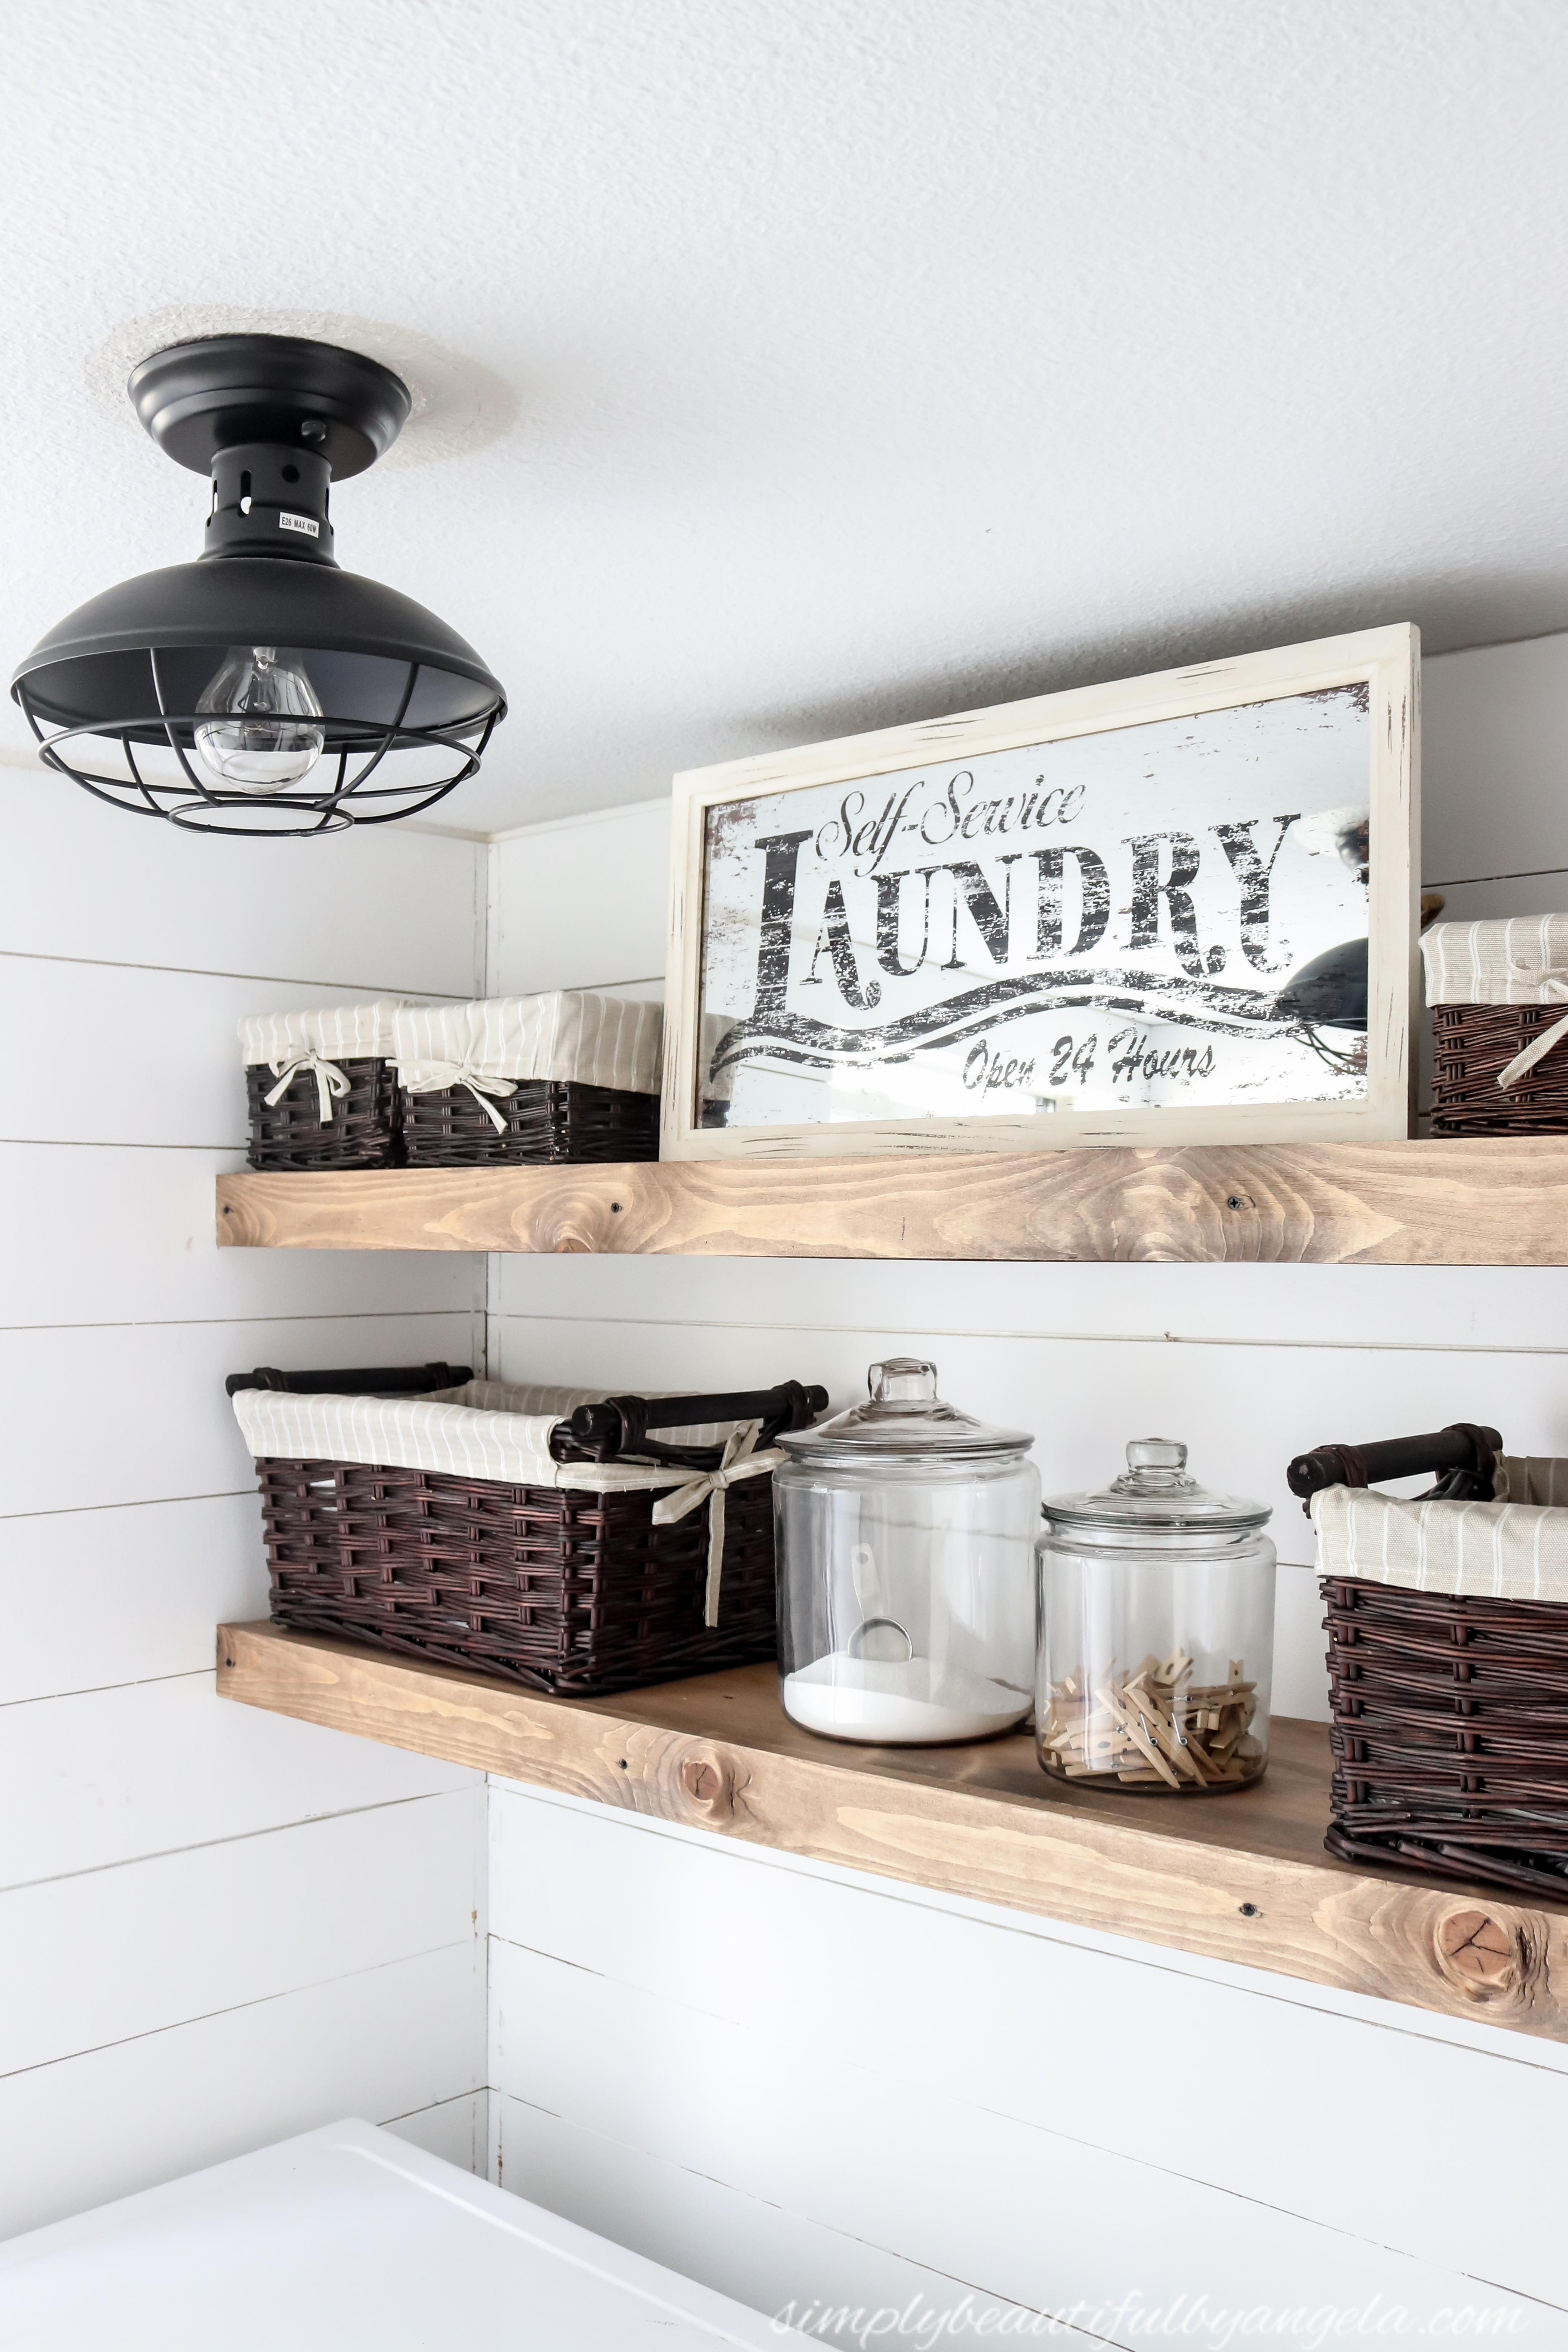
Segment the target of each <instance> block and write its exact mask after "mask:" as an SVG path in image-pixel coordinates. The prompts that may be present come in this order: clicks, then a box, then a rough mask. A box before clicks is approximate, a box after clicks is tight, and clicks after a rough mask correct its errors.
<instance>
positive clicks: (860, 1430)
mask: <svg viewBox="0 0 1568 2352" xmlns="http://www.w3.org/2000/svg"><path fill="white" fill-rule="evenodd" d="M866 1386H867V1388H868V1391H869V1394H868V1398H867V1401H866V1402H865V1403H864V1404H857V1405H852V1406H851V1407H850V1409H849V1411H848V1412H841V1413H838V1414H837V1415H836V1416H835V1418H834V1419H833V1420H832V1421H823V1422H818V1423H817V1424H816V1428H815V1429H795V1430H786V1431H783V1432H781V1433H780V1434H779V1436H778V1437H777V1438H775V1440H774V1441H773V1442H774V1444H778V1445H782V1446H784V1447H785V1448H786V1449H787V1451H788V1452H789V1454H791V1455H792V1456H793V1458H794V1459H795V1460H796V1461H799V1462H809V1463H812V1464H814V1465H821V1466H826V1465H829V1464H832V1463H835V1462H842V1463H856V1464H858V1465H862V1466H863V1465H866V1464H868V1463H871V1464H875V1463H879V1462H884V1463H889V1464H892V1463H895V1462H904V1463H909V1462H919V1461H922V1460H924V1461H932V1460H934V1461H937V1462H942V1463H946V1462H994V1461H996V1460H998V1459H1001V1458H1004V1457H1005V1456H1006V1455H1008V1454H1026V1453H1027V1452H1028V1450H1029V1448H1030V1446H1031V1445H1033V1444H1034V1442H1035V1441H1034V1439H1033V1438H1032V1437H1031V1436H1030V1435H1029V1434H1028V1433H1027V1431H1026V1430H1022V1429H993V1428H991V1427H990V1425H989V1424H988V1423H985V1422H984V1421H976V1420H975V1418H974V1416H973V1413H967V1412H960V1411H959V1409H958V1407H957V1406H956V1405H952V1404H946V1403H944V1402H943V1401H942V1398H941V1397H939V1396H938V1394H937V1392H936V1366H935V1365H934V1364H928V1363H926V1362H925V1361H924V1360H923V1359H922V1358H921V1357H919V1356H889V1358H888V1360H887V1362H886V1363H885V1364H873V1365H872V1366H871V1369H870V1370H869V1371H868V1373H867V1375H866Z"/></svg>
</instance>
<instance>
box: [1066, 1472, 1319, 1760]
mask: <svg viewBox="0 0 1568 2352" xmlns="http://www.w3.org/2000/svg"><path fill="white" fill-rule="evenodd" d="M1186 1459H1187V1449H1186V1447H1185V1446H1184V1445H1180V1444H1176V1443H1175V1442H1174V1441H1173V1440H1171V1439H1167V1438H1157V1437H1151V1438H1142V1439H1139V1440H1136V1441H1135V1442H1134V1443H1133V1444H1131V1445H1130V1446H1129V1447H1128V1449H1127V1468H1126V1470H1125V1472H1124V1473H1123V1474H1122V1475H1121V1477H1119V1478H1116V1479H1114V1480H1112V1482H1111V1484H1110V1486H1108V1487H1106V1488H1104V1489H1103V1490H1101V1491H1100V1492H1099V1493H1094V1494H1082V1495H1058V1496H1052V1497H1051V1498H1050V1499H1049V1500H1047V1503H1046V1506H1045V1513H1046V1532H1045V1534H1044V1536H1043V1537H1042V1538H1041V1539H1040V1546H1039V1578H1040V1593H1039V1621H1038V1622H1039V1656H1038V1662H1037V1666H1038V1685H1037V1698H1036V1712H1035V1721H1036V1739H1037V1746H1038V1750H1039V1758H1040V1762H1041V1763H1042V1764H1043V1765H1044V1767H1045V1769H1046V1770H1047V1772H1050V1773H1054V1774H1055V1775H1056V1776H1057V1778H1058V1779H1059V1780H1073V1781H1078V1782H1079V1783H1088V1784H1089V1785H1092V1786H1097V1787H1103V1788H1108V1789H1133V1790H1143V1791H1144V1792H1146V1793H1149V1794H1155V1793H1159V1792H1161V1791H1163V1792H1165V1793H1167V1794H1175V1795H1179V1796H1192V1797H1195V1796H1205V1795H1217V1794H1218V1793H1219V1792H1220V1791H1222V1790H1226V1789H1239V1788H1245V1787H1246V1785H1247V1782H1248V1781H1251V1780H1257V1779H1258V1775H1259V1774H1260V1773H1261V1772H1262V1771H1263V1769H1264V1768H1265V1766H1266V1765H1267V1763H1268V1689H1269V1673H1270V1668H1271V1665H1272V1662H1273V1654H1274V1547H1273V1545H1272V1544H1271V1543H1270V1541H1269V1540H1268V1537H1267V1536H1266V1535H1265V1534H1264V1533H1263V1527H1264V1523H1265V1521H1266V1520H1267V1519H1268V1507H1267V1505H1265V1504H1262V1503H1250V1502H1247V1501H1246V1500H1245V1499H1244V1498H1242V1497H1240V1496H1230V1495H1216V1494H1214V1493H1212V1492H1210V1490H1209V1489H1208V1488H1206V1487H1204V1486H1199V1485H1198V1483H1197V1481H1196V1480H1195V1479H1194V1478H1191V1477H1189V1476H1188V1475H1187V1472H1186Z"/></svg>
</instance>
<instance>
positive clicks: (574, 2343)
mask: <svg viewBox="0 0 1568 2352" xmlns="http://www.w3.org/2000/svg"><path fill="white" fill-rule="evenodd" d="M791 2333H792V2334H793V2331H791ZM782 2340H784V2331H783V2330H781V2329H778V2328H776V2327H774V2326H773V2325H772V2323H771V2322H770V2321H769V2320H767V2319H765V2318H764V2317H763V2315H761V2314H760V2313H757V2312H753V2311H748V2310H747V2309H746V2308H745V2307H744V2306H743V2305H741V2304H738V2303H731V2301H730V2299H729V2297H728V2296H726V2295H721V2294H714V2293H712V2291H711V2290H710V2288H708V2287H704V2286H698V2285H696V2284H694V2283H693V2282H692V2281H691V2280H689V2279H684V2278H681V2277H679V2275H678V2274H677V2273H675V2272H674V2271H667V2270H665V2269H663V2268H662V2267H661V2266H660V2264H658V2263H650V2262H647V2261H645V2260H644V2259H643V2257H642V2256H641V2255H640V2254H633V2253H628V2252H626V2250H625V2248H623V2247H620V2246H615V2245H612V2244H611V2243H610V2242H609V2240H608V2239H607V2238H600V2237H595V2235H594V2233H593V2231H589V2230H581V2229H578V2228H577V2227H576V2225H575V2224H574V2223H573V2222H571V2221H561V2220H559V2219H558V2218H557V2217H556V2216H555V2215H554V2214H553V2213H547V2212H545V2211H544V2210H543V2209H542V2207H540V2206H538V2205H531V2204H528V2203H526V2202H525V2201H524V2200H522V2199H521V2197H512V2196H510V2195H508V2194H507V2192H506V2191H505V2190H503V2189H495V2188H492V2187H491V2186H490V2184H489V2181H486V2180H477V2179H474V2177H473V2176H472V2175H471V2174H470V2173H467V2172H461V2171H459V2170H458V2168H457V2166H456V2165H452V2164H447V2163H444V2162H442V2160H441V2159H440V2158H438V2157H434V2156H426V2154H425V2153H424V2151H423V2150H422V2149H420V2148H416V2147H409V2146H408V2145H407V2144H406V2142H405V2141H403V2140H400V2139H395V2138H394V2137H393V2136H392V2134H391V2133H390V2132H384V2131H378V2130H376V2129H374V2127H373V2126H371V2125H369V2124H363V2123H342V2124H333V2125H329V2126H327V2127H326V2128H325V2129H323V2130H321V2131H313V2132H306V2133H305V2134H303V2135H302V2137H300V2138H299V2139H289V2140H283V2141H281V2142H280V2143H279V2146H278V2147H267V2148H261V2149H258V2151H257V2153H256V2154H255V2155H254V2156H242V2157H239V2158H236V2159H235V2161H234V2162H233V2163H230V2164H219V2165H215V2166H214V2167H213V2168H211V2169H210V2170H209V2171H206V2172H196V2173H193V2174H192V2175H191V2176H190V2177H189V2179H184V2180H172V2181H169V2182H168V2183H167V2184H166V2185H165V2186H164V2187H163V2188H161V2189H144V2190H143V2191H142V2194H141V2195H139V2196H136V2197H127V2198H124V2199H122V2200H121V2201H120V2202H119V2203H117V2204H113V2205H101V2206H100V2207H99V2208H98V2209H97V2210H95V2211H93V2212H90V2213H79V2214H78V2215H77V2216H76V2217H75V2218H74V2219H73V2220H71V2221H57V2222H55V2223H53V2224H52V2225H51V2226H50V2227H49V2228H47V2229H44V2230H35V2231H30V2232H29V2233H28V2234H27V2235H26V2236H25V2237H21V2238H13V2239H11V2240H10V2241H9V2242H7V2243H5V2244H4V2245H0V2345H4V2346H5V2352H46V2347H47V2352H103V2347H105V2346H112V2347H114V2352H197V2347H200V2352H212V2347H214V2346H215V2345H221V2346H223V2347H224V2352H279V2346H285V2345H286V2346H287V2347H289V2352H362V2347H363V2352H416V2347H417V2352H461V2347H466V2346H470V2345H471V2346H475V2347H479V2346H485V2347H491V2346H494V2347H512V2346H515V2347H519V2352H522V2347H526V2352H637V2347H638V2346H642V2345H646V2346H647V2347H649V2352H654V2347H658V2352H697V2347H702V2352H717V2347H721V2346H724V2345H740V2346H744V2347H747V2352H761V2347H763V2346H764V2345H768V2346H773V2347H776V2346H777V2345H778V2344H779V2343H780V2342H781V2341H782Z"/></svg>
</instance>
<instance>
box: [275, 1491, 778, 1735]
mask: <svg viewBox="0 0 1568 2352" xmlns="http://www.w3.org/2000/svg"><path fill="white" fill-rule="evenodd" d="M257 1466H258V1469H259V1471H260V1473H261V1496H262V1512H263V1517H264V1519H265V1523H266V1533H267V1550H268V1560H269V1563H270V1566H271V1572H272V1616H273V1619H274V1622H276V1623H278V1624H279V1625H289V1626H292V1627H293V1628H294V1629H295V1630H296V1631H298V1632H300V1633H333V1634H339V1635H342V1636H345V1637H347V1638H349V1639H351V1640H353V1641H357V1642H371V1643H375V1644H376V1645H377V1647H379V1648H381V1649H385V1650H396V1651H399V1652H401V1653H403V1654H405V1655H406V1656H411V1657H420V1658H428V1659H431V1660H433V1661H435V1662H437V1663H438V1664H442V1665H450V1666H467V1667H470V1668H477V1669H478V1670H479V1671H480V1672H482V1673H485V1674H492V1675H505V1676H507V1678H508V1679H509V1680H510V1681H513V1682H520V1683H525V1684H527V1685H528V1686H529V1687H530V1688H531V1689H533V1690H542V1691H552V1692H558V1693H561V1694H563V1695H573V1696H580V1697H587V1696H591V1695H593V1694H594V1693H595V1692H601V1691H620V1690H631V1689H634V1688H637V1687H638V1686H639V1685H645V1684H647V1683H658V1682H671V1681H674V1680H675V1679H677V1678H678V1677H679V1676H680V1675H695V1674H707V1673H710V1672H714V1671H716V1670H718V1669H720V1668H722V1667H727V1666H738V1665H744V1664H749V1663H750V1662H751V1661H752V1660H753V1659H758V1658H770V1657H772V1656H773V1654H774V1651H775V1647H776V1642H777V1633H776V1617H775V1602H774V1581H773V1480H772V1478H771V1477H768V1476H759V1477H755V1478H748V1479H744V1480H742V1481H741V1482H739V1483H738V1484H736V1485H735V1486H731V1488H730V1490H729V1493H728V1495H727V1496H726V1497H725V1503H726V1509H725V1520H724V1567H723V1577H722V1581H721V1587H720V1596H719V1621H720V1622H719V1623H718V1624H717V1625H716V1626H715V1627H713V1628H711V1629H710V1628H709V1627H708V1626H706V1625H704V1623H703V1622H702V1614H703V1605H704V1599H705V1594H706V1589H707V1581H708V1539H709V1518H708V1512H709V1507H708V1506H707V1505H700V1507H698V1508H697V1509H696V1510H694V1511H689V1512H688V1514H687V1516H686V1517H684V1518H682V1519H678V1520H677V1521H676V1522H675V1524H674V1525H673V1526H671V1527H664V1528H656V1527H655V1526H654V1525H653V1516H652V1515H653V1506H654V1504H655V1503H656V1502H657V1501H658V1495H657V1494H655V1493H650V1492H647V1491H646V1490H644V1491H640V1492H631V1493H624V1492H617V1491H615V1490H610V1491H606V1492H604V1493H597V1492H594V1491H591V1490H584V1489H581V1488H563V1487H553V1486H506V1485H503V1484H502V1483H501V1482H500V1480H495V1479H487V1478H465V1477H457V1476H453V1475H448V1474H447V1473H437V1472H433V1471H426V1470H395V1469H384V1468H368V1467H366V1466H365V1465H363V1464H359V1463H344V1462H281V1461H266V1462H262V1463H259V1464H258V1465H257Z"/></svg>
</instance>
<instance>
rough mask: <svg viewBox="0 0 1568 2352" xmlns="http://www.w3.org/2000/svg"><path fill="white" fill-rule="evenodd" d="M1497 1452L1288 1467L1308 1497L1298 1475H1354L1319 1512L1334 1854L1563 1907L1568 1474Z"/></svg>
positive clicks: (1460, 1433)
mask: <svg viewBox="0 0 1568 2352" xmlns="http://www.w3.org/2000/svg"><path fill="white" fill-rule="evenodd" d="M1443 1440H1447V1452H1446V1454H1443V1453H1438V1454H1437V1455H1436V1458H1434V1449H1436V1448H1438V1447H1439V1446H1440V1444H1441V1442H1442V1441H1443ZM1500 1444H1501V1441H1500V1439H1499V1438H1498V1437H1497V1433H1496V1432H1495V1431H1492V1430H1476V1429H1469V1428H1466V1429H1456V1430H1448V1431H1443V1432H1439V1433H1437V1434H1436V1436H1435V1437H1431V1438H1421V1439H1407V1440H1394V1441H1393V1442H1392V1444H1389V1445H1384V1446H1368V1447H1363V1448H1361V1449H1356V1448H1353V1447H1342V1448H1331V1447H1325V1448H1321V1449H1320V1451H1319V1453H1318V1454H1316V1455H1303V1456H1301V1457H1299V1459H1298V1461H1297V1462H1295V1463H1293V1464H1292V1465H1291V1467H1290V1483H1291V1485H1292V1486H1293V1487H1295V1489H1296V1491H1297V1492H1298V1493H1302V1492H1303V1491H1307V1474H1306V1473H1305V1471H1304V1469H1303V1465H1307V1464H1316V1465H1319V1468H1320V1469H1322V1468H1325V1467H1326V1468H1329V1469H1332V1468H1333V1467H1335V1466H1337V1467H1338V1469H1339V1471H1340V1472H1341V1474H1342V1475H1341V1479H1340V1481H1339V1482H1337V1483H1333V1484H1320V1485H1318V1486H1317V1487H1316V1489H1315V1490H1314V1491H1312V1492H1311V1504H1310V1508H1311V1516H1312V1522H1313V1526H1314V1528H1316V1530H1317V1537H1318V1559H1319V1567H1320V1570H1321V1574H1322V1591H1323V1600H1324V1603H1325V1607H1326V1610H1327V1616H1326V1620H1325V1622H1326V1625H1327V1629H1328V1635H1329V1695H1330V1702H1331V1710H1332V1728H1331V1742H1332V1748H1333V1778H1332V1784H1331V1824H1330V1828H1329V1832H1328V1835H1327V1837H1326V1839H1325V1841H1324V1843H1325V1844H1326V1845H1327V1847H1328V1850H1329V1852H1330V1853H1333V1854H1337V1855H1339V1856H1340V1857H1341V1859H1342V1860H1344V1861H1347V1862H1380V1863H1385V1864H1386V1863H1391V1862H1392V1863H1398V1864H1403V1865H1404V1866H1405V1868H1407V1869H1411V1870H1417V1871H1420V1872H1422V1873H1423V1874H1426V1875H1428V1876H1432V1877H1437V1878H1458V1879H1467V1880H1471V1881H1481V1882H1484V1883H1489V1884H1493V1885H1500V1886H1511V1887H1517V1888H1523V1889H1527V1890H1529V1891H1531V1892H1532V1893H1535V1894H1538V1895H1554V1896H1556V1897H1558V1898H1560V1899H1561V1898H1563V1897H1565V1896H1568V1507H1564V1506H1568V1462H1564V1461H1555V1460H1545V1459H1534V1458H1530V1459H1526V1458H1523V1457H1518V1456H1512V1457H1510V1456H1506V1455H1502V1454H1500V1452H1499V1451H1498V1449H1499V1448H1500ZM1412 1448H1419V1449H1424V1451H1423V1452H1422V1453H1421V1454H1420V1456H1419V1458H1415V1457H1414V1456H1412V1455H1411V1454H1410V1449H1412ZM1330 1456H1338V1457H1339V1458H1338V1463H1337V1465H1333V1464H1331V1463H1330V1462H1329V1461H1328V1457H1330ZM1395 1457H1396V1458H1395ZM1436 1467H1443V1468H1445V1469H1446V1470H1447V1474H1448V1475H1447V1476H1446V1477H1445V1478H1444V1480H1443V1481H1442V1483H1441V1485H1440V1486H1439V1488H1438V1489H1436V1490H1435V1492H1434V1493H1433V1494H1432V1495H1429V1496H1423V1497H1421V1498H1419V1499H1417V1500H1415V1501H1399V1500H1395V1499H1394V1497H1392V1496H1386V1495H1379V1494H1374V1493H1373V1492H1371V1491H1369V1490H1368V1488H1367V1485H1366V1479H1367V1476H1368V1475H1369V1474H1370V1475H1372V1476H1378V1477H1396V1476H1400V1475H1408V1474H1409V1473H1411V1472H1415V1471H1417V1470H1429V1469H1432V1468H1436ZM1299 1475H1300V1476H1301V1477H1302V1480H1303V1483H1298V1478H1299Z"/></svg>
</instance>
